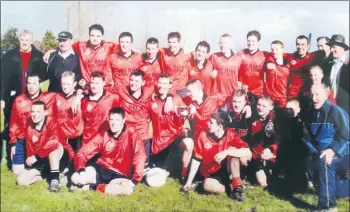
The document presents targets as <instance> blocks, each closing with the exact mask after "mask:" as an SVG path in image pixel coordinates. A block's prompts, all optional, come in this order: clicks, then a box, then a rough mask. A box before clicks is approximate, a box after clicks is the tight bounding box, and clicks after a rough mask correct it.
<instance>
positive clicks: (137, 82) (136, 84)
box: [130, 75, 145, 92]
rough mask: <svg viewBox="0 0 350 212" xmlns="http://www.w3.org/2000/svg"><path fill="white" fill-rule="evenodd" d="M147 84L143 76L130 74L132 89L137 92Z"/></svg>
mask: <svg viewBox="0 0 350 212" xmlns="http://www.w3.org/2000/svg"><path fill="white" fill-rule="evenodd" d="M144 84H145V81H144V80H143V79H142V76H135V75H131V76H130V90H131V91H133V92H135V91H138V90H140V89H141V88H142V86H143V85H144Z"/></svg>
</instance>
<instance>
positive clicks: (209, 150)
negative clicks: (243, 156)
mask: <svg viewBox="0 0 350 212" xmlns="http://www.w3.org/2000/svg"><path fill="white" fill-rule="evenodd" d="M230 147H235V148H237V149H240V148H249V147H248V144H247V143H245V142H244V141H242V140H241V139H240V137H239V136H238V135H237V134H236V133H235V132H234V131H233V130H232V129H227V130H226V131H225V134H224V135H223V137H222V138H220V139H218V138H217V137H216V136H215V135H213V134H211V133H207V132H205V131H202V132H201V133H200V135H199V137H198V139H197V141H196V142H195V147H194V158H195V159H196V160H199V161H201V162H202V163H201V166H200V173H201V175H202V176H203V177H205V178H207V177H209V176H210V175H211V174H213V173H215V172H217V171H219V169H220V168H221V164H219V163H217V162H216V161H215V160H214V157H215V155H216V154H217V153H219V152H222V151H224V150H227V149H228V148H230ZM223 167H225V168H226V166H223Z"/></svg>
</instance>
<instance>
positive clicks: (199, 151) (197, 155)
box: [193, 131, 205, 161]
mask: <svg viewBox="0 0 350 212" xmlns="http://www.w3.org/2000/svg"><path fill="white" fill-rule="evenodd" d="M204 137H205V132H204V131H202V132H201V133H200V135H199V136H198V140H197V141H195V146H194V150H193V158H194V159H195V160H198V161H202V159H203V148H204V145H203V143H204V140H203V139H204Z"/></svg>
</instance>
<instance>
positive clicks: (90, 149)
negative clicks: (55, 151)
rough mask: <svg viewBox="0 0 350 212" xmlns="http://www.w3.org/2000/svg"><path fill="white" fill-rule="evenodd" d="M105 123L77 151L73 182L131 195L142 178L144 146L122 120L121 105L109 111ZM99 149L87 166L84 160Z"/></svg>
mask: <svg viewBox="0 0 350 212" xmlns="http://www.w3.org/2000/svg"><path fill="white" fill-rule="evenodd" d="M108 123H109V127H107V128H106V129H104V130H103V131H102V132H101V133H99V134H97V135H96V136H94V137H93V138H92V139H91V141H89V142H88V144H87V145H86V146H83V147H82V148H81V149H80V150H79V152H78V153H77V154H76V157H75V160H74V164H75V169H76V172H75V173H74V174H73V175H72V183H73V184H75V185H80V186H84V185H87V186H84V187H85V188H87V189H89V188H91V189H94V190H97V191H98V192H101V193H106V194H110V195H130V194H131V193H132V192H133V191H134V188H135V186H136V184H138V183H139V182H140V181H141V179H142V173H143V169H144V165H145V161H146V153H145V149H144V146H143V144H142V142H141V139H140V137H139V134H138V133H137V131H136V130H135V128H134V127H131V126H129V125H127V124H125V112H124V110H123V109H122V108H118V107H117V108H112V109H111V110H110V111H109V115H108ZM98 153H100V154H101V156H100V158H99V159H98V160H97V162H96V163H95V164H93V165H92V166H88V167H86V162H87V161H88V160H89V159H91V158H92V157H93V156H95V155H97V154H98ZM74 189H76V187H74V186H73V187H71V190H74Z"/></svg>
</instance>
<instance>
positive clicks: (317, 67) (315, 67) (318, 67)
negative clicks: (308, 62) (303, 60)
mask: <svg viewBox="0 0 350 212" xmlns="http://www.w3.org/2000/svg"><path fill="white" fill-rule="evenodd" d="M312 69H318V70H321V72H322V74H324V73H323V69H322V68H321V66H319V65H314V66H311V67H310V69H309V73H311V70H312Z"/></svg>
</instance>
